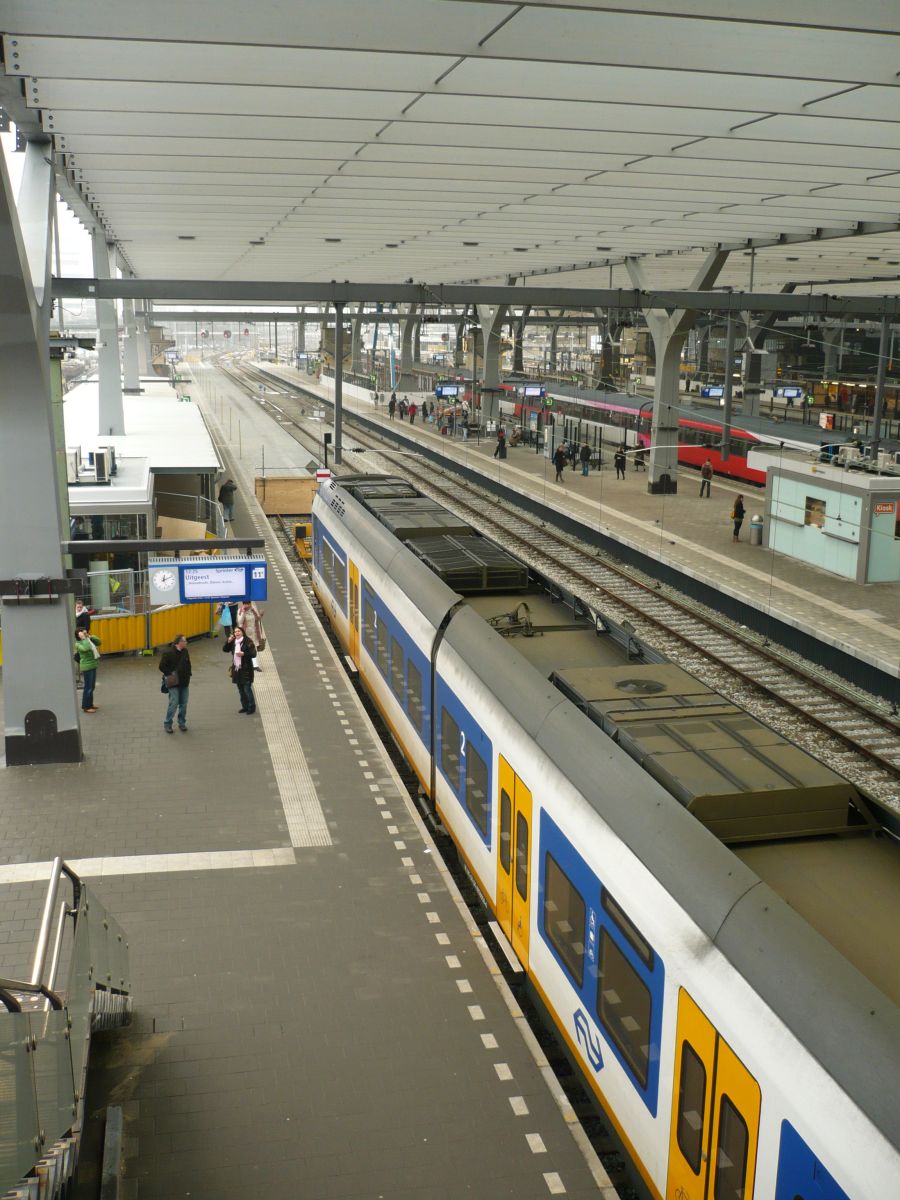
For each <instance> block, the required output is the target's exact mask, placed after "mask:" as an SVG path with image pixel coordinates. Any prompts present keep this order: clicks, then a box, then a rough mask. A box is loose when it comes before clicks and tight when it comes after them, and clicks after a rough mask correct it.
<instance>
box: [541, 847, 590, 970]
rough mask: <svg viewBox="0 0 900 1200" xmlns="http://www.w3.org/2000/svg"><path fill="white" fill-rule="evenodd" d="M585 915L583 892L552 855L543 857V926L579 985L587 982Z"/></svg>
mask: <svg viewBox="0 0 900 1200" xmlns="http://www.w3.org/2000/svg"><path fill="white" fill-rule="evenodd" d="M584 918H585V905H584V900H583V899H582V897H581V893H580V892H579V891H578V889H577V888H576V887H575V885H574V884H573V883H572V881H571V879H569V877H568V875H566V873H565V871H564V870H563V869H562V867H561V866H560V865H559V863H558V862H557V861H556V859H555V858H554V857H553V855H552V854H548V855H546V857H545V859H544V929H545V930H546V932H547V937H548V938H549V939H550V942H551V944H552V945H553V947H554V948H555V950H556V953H557V954H558V955H559V957H560V958H561V959H562V961H563V964H564V966H565V968H566V970H567V971H568V972H569V974H570V975H571V976H572V978H573V979H574V980H575V982H576V983H577V984H578V986H579V987H581V985H582V984H583V983H584Z"/></svg>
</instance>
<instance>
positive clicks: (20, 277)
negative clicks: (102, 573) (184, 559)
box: [0, 142, 82, 766]
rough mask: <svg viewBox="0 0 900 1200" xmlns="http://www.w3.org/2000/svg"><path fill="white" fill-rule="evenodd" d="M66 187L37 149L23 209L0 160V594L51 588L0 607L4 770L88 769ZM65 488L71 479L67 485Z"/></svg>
mask: <svg viewBox="0 0 900 1200" xmlns="http://www.w3.org/2000/svg"><path fill="white" fill-rule="evenodd" d="M55 209H56V189H55V186H54V177H53V161H52V148H51V146H50V144H49V143H38V142H29V144H28V146H27V148H26V151H25V169H24V174H23V178H22V186H21V191H20V193H19V204H18V207H17V205H16V203H15V201H14V198H13V194H12V189H11V187H10V182H9V175H8V173H7V170H6V163H5V160H4V158H3V155H2V154H0V277H2V279H3V321H2V322H0V428H2V430H3V434H2V437H0V512H2V513H3V514H4V518H5V519H4V528H3V534H2V536H0V581H2V586H0V595H2V594H6V595H7V596H8V595H9V594H10V593H11V592H13V591H14V589H15V585H12V584H11V583H10V581H13V580H16V579H19V580H21V579H29V578H31V579H35V580H42V581H50V582H48V583H46V584H41V585H35V587H34V588H33V589H29V588H28V587H27V585H20V586H19V589H18V590H19V591H20V592H28V591H29V590H34V591H35V592H37V593H39V594H40V596H41V598H40V599H37V598H30V597H29V598H25V599H23V600H21V601H20V602H15V601H13V602H10V601H9V600H8V599H7V600H0V604H2V609H3V712H4V735H5V745H6V761H7V764H8V765H9V766H18V765H21V764H26V763H56V762H78V761H79V760H80V759H81V757H82V754H81V731H80V728H79V725H78V707H77V704H76V699H75V674H74V670H73V666H72V616H71V611H72V610H71V605H70V603H69V597H68V596H67V595H66V594H65V593H63V594H62V595H61V594H60V592H59V590H58V587H54V584H53V582H52V581H56V582H57V584H58V582H59V581H60V580H62V578H63V576H64V574H65V571H64V566H63V556H62V549H61V540H62V536H63V532H64V531H65V533H66V536H68V518H69V514H68V509H67V507H66V506H65V501H64V500H63V497H64V496H65V490H64V487H63V486H62V485H61V484H60V480H59V471H60V468H61V467H62V469H63V471H64V469H65V446H64V445H63V446H57V445H56V444H55V439H54V430H53V410H52V400H51V382H50V360H49V349H48V336H49V329H50V307H51V300H50V259H51V254H50V252H51V246H52V241H53V238H52V229H53V219H54V213H55ZM63 478H65V476H64V475H63Z"/></svg>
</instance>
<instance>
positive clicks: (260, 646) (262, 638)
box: [256, 637, 266, 650]
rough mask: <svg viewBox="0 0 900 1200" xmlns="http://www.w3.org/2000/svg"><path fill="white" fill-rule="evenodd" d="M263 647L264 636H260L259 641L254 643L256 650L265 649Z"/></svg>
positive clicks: (264, 645) (264, 642) (264, 643)
mask: <svg viewBox="0 0 900 1200" xmlns="http://www.w3.org/2000/svg"><path fill="white" fill-rule="evenodd" d="M265 648H266V639H265V638H264V637H261V638H260V639H259V641H258V642H257V643H256V649H257V650H265Z"/></svg>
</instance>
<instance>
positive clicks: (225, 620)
mask: <svg viewBox="0 0 900 1200" xmlns="http://www.w3.org/2000/svg"><path fill="white" fill-rule="evenodd" d="M216 616H217V617H218V618H219V624H220V625H221V626H222V633H223V634H224V635H225V640H226V641H227V640H228V638H229V636H230V634H231V633H232V632H233V631H234V627H235V625H237V618H238V606H237V605H236V604H229V602H228V601H227V600H223V601H221V603H219V604H217V605H216Z"/></svg>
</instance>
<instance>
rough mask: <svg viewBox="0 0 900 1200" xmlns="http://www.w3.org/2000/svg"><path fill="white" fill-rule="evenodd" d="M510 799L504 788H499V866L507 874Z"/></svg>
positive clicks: (509, 858)
mask: <svg viewBox="0 0 900 1200" xmlns="http://www.w3.org/2000/svg"><path fill="white" fill-rule="evenodd" d="M511 843H512V800H510V798H509V792H508V791H507V790H506V788H501V789H500V866H501V867H502V868H503V870H504V871H506V873H507V874H509V864H510V862H511V861H512V852H511V849H510V845H511Z"/></svg>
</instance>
